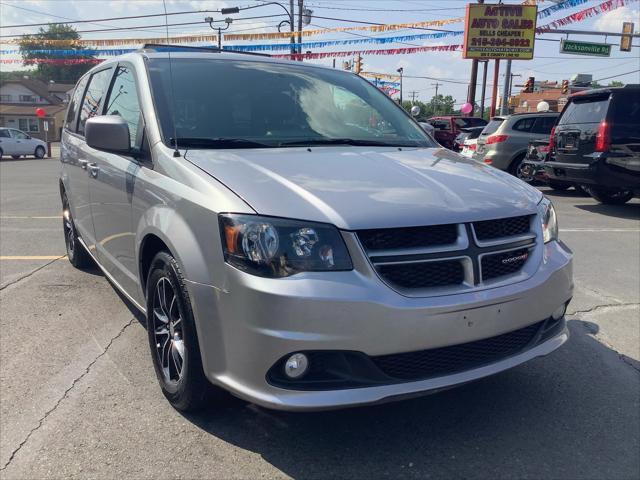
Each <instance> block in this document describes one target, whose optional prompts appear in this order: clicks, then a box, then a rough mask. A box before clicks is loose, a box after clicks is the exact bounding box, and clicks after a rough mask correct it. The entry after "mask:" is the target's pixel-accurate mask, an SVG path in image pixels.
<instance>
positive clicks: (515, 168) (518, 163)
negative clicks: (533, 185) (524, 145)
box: [509, 153, 526, 182]
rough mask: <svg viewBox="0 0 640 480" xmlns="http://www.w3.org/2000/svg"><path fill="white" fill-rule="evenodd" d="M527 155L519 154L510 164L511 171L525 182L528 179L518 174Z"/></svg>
mask: <svg viewBox="0 0 640 480" xmlns="http://www.w3.org/2000/svg"><path fill="white" fill-rule="evenodd" d="M525 157H526V154H524V153H523V154H522V155H519V156H517V157H516V158H514V159H513V160H512V162H511V165H509V173H510V174H511V175H513V176H514V177H518V178H520V180H522V181H523V182H526V180H524V179H523V178H521V177H520V176H519V175H518V174H519V172H520V166H521V165H522V162H524V159H525Z"/></svg>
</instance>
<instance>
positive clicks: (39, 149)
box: [34, 146, 46, 158]
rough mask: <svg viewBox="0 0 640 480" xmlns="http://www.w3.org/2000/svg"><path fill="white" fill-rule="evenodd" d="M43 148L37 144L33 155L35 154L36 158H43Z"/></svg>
mask: <svg viewBox="0 0 640 480" xmlns="http://www.w3.org/2000/svg"><path fill="white" fill-rule="evenodd" d="M45 153H46V152H45V150H44V147H43V146H38V147H36V151H35V153H34V155H35V156H36V158H44V154H45Z"/></svg>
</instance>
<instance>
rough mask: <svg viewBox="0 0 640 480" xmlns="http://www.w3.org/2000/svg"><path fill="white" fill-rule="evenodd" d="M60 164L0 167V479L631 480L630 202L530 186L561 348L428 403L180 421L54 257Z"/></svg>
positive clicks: (118, 304)
mask: <svg viewBox="0 0 640 480" xmlns="http://www.w3.org/2000/svg"><path fill="white" fill-rule="evenodd" d="M58 169H59V162H58V161H57V160H56V159H45V160H18V161H12V160H3V161H2V162H1V163H0V180H1V184H0V192H1V205H0V207H1V208H0V302H1V303H0V308H1V311H0V314H1V315H0V395H1V397H0V475H1V476H2V478H7V479H9V478H25V479H26V478H74V477H82V478H92V477H100V478H123V477H132V478H272V477H304V478H387V477H391V478H394V477H408V478H414V477H415V478H443V477H446V478H513V477H519V478H593V479H601V478H612V479H632V478H639V477H640V457H639V455H638V452H639V451H640V201H639V200H638V199H635V200H633V201H631V202H630V203H629V204H627V205H624V206H619V207H614V206H605V205H600V204H598V203H597V202H595V201H594V200H593V199H591V198H588V197H584V196H581V195H579V194H578V193H577V192H574V191H573V190H569V191H566V192H561V193H558V192H553V191H550V190H547V189H546V188H542V190H543V191H544V192H545V193H546V194H548V195H549V197H550V198H551V199H552V200H553V202H554V204H555V206H556V209H557V211H558V216H559V221H560V236H561V239H562V240H563V241H564V242H565V243H567V244H568V245H569V247H570V248H571V249H572V250H573V251H574V255H575V263H574V268H575V271H574V278H575V282H576V289H575V296H574V299H573V301H572V303H571V305H570V307H569V312H570V313H569V315H568V319H569V328H570V331H571V338H570V340H569V342H568V343H567V344H566V345H565V346H564V347H563V348H561V349H560V350H558V351H557V352H555V353H553V354H552V355H550V356H548V357H545V358H540V359H536V360H533V361H531V362H529V363H527V364H525V365H523V366H520V367H518V368H515V369H513V370H510V371H507V372H505V373H502V374H499V375H496V376H493V377H490V378H487V379H484V380H482V381H479V382H476V383H472V384H468V385H465V386H463V387H459V388H456V389H452V390H449V391H446V392H443V393H439V394H437V395H432V396H427V397H422V398H417V399H413V400H408V401H403V402H399V403H390V404H385V405H378V406H373V407H366V408H357V409H351V410H342V411H334V412H322V413H312V414H308V413H307V414H291V413H283V412H272V411H269V410H265V409H262V408H259V407H256V406H253V405H251V404H247V403H246V402H242V401H240V400H234V399H229V400H228V401H227V402H224V403H223V404H221V405H216V406H212V407H211V408H210V409H208V410H205V411H203V412H201V413H198V414H197V415H189V416H185V415H182V414H180V413H179V412H177V411H175V410H174V409H172V408H171V406H170V405H169V404H168V403H167V402H166V401H165V399H164V397H163V396H162V394H161V392H160V389H159V387H158V385H157V381H156V379H155V375H154V372H153V367H152V364H151V361H150V356H149V351H148V344H147V338H146V333H145V330H144V326H143V319H142V318H141V317H140V316H139V315H138V314H136V312H135V310H134V308H133V307H130V306H128V305H127V304H126V303H125V302H124V301H123V300H122V299H121V297H120V296H119V295H118V294H117V293H116V291H115V290H114V289H113V288H112V287H111V285H110V284H109V282H108V281H107V280H106V279H105V278H104V277H103V276H102V275H101V274H100V272H99V271H98V270H97V269H96V270H93V271H87V272H81V271H78V270H75V269H74V268H73V267H72V266H71V265H70V264H69V262H68V261H67V260H66V259H65V258H64V254H65V249H64V242H63V237H62V231H61V219H60V199H59V192H58V180H57V178H58Z"/></svg>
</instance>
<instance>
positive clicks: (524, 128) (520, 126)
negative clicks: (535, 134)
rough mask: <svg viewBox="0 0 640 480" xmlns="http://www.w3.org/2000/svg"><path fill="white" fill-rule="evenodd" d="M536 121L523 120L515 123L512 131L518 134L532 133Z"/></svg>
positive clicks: (531, 118)
mask: <svg viewBox="0 0 640 480" xmlns="http://www.w3.org/2000/svg"><path fill="white" fill-rule="evenodd" d="M535 121H536V119H535V117H528V118H523V119H521V120H518V121H517V122H516V123H514V124H513V127H511V130H515V131H516V132H530V131H531V129H532V128H533V123H534V122H535Z"/></svg>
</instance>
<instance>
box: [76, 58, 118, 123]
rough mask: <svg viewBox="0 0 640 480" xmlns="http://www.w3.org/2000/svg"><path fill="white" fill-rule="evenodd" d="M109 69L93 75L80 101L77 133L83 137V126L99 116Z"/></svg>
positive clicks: (109, 75)
mask: <svg viewBox="0 0 640 480" xmlns="http://www.w3.org/2000/svg"><path fill="white" fill-rule="evenodd" d="M111 73H112V72H111V69H110V68H107V69H106V70H101V71H99V72H97V73H94V74H93V75H92V76H91V80H90V81H89V87H88V88H87V93H85V95H84V99H83V101H82V110H80V121H79V122H78V133H79V134H81V135H84V125H85V123H87V120H88V119H90V118H91V117H95V116H96V115H99V113H100V112H99V111H98V109H99V108H100V104H101V102H102V97H104V94H105V93H106V91H107V88H108V87H109V80H111Z"/></svg>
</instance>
